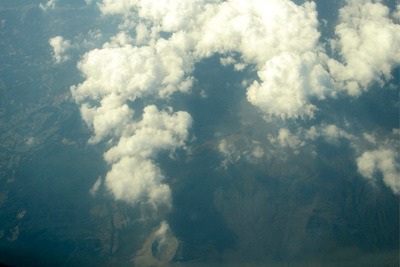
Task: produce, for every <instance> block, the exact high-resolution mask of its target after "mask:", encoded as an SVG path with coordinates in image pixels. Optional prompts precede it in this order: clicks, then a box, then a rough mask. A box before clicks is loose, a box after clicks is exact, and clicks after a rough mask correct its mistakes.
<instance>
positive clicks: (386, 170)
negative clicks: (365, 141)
mask: <svg viewBox="0 0 400 267" xmlns="http://www.w3.org/2000/svg"><path fill="white" fill-rule="evenodd" d="M398 162H399V154H398V151H396V150H393V149H389V148H380V149H376V150H370V151H366V152H364V153H363V154H362V155H361V156H360V157H358V158H357V167H358V171H359V172H360V173H361V175H362V176H364V177H365V178H367V179H369V180H371V181H372V182H374V181H375V180H376V179H377V176H378V174H381V175H382V177H383V182H384V183H385V184H386V185H387V186H388V187H390V188H391V189H392V191H393V192H394V193H395V194H400V169H399V164H398Z"/></svg>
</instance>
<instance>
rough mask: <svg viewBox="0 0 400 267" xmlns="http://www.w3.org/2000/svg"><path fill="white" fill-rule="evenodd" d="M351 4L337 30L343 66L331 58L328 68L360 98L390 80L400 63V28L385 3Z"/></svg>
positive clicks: (365, 2) (338, 80)
mask: <svg viewBox="0 0 400 267" xmlns="http://www.w3.org/2000/svg"><path fill="white" fill-rule="evenodd" d="M348 2H349V3H348V4H347V5H346V6H345V7H343V8H342V9H341V10H340V23H339V24H338V25H337V26H336V30H335V31H336V34H337V36H338V38H339V39H338V40H336V42H335V45H336V47H337V49H338V51H339V53H340V56H341V58H342V61H343V63H341V62H340V61H336V60H333V59H331V60H330V61H329V69H330V72H331V74H332V76H333V77H334V78H335V80H336V81H337V82H339V83H342V86H343V88H344V90H346V91H347V92H348V94H350V95H355V96H357V95H360V94H361V93H362V92H363V91H366V90H368V86H369V85H370V84H371V83H372V82H374V81H375V82H381V83H382V82H383V81H385V80H388V79H390V78H391V70H392V69H393V68H394V67H395V66H398V65H399V64H400V50H399V47H400V25H399V24H396V23H395V22H394V21H392V20H391V19H390V14H389V8H388V7H386V6H384V5H383V4H382V3H379V2H376V3H375V2H373V1H348Z"/></svg>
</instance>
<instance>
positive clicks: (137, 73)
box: [72, 34, 193, 102]
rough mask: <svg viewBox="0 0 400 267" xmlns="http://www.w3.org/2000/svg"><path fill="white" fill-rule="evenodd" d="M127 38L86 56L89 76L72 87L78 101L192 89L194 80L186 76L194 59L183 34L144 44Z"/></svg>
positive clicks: (84, 61) (84, 62) (83, 65)
mask: <svg viewBox="0 0 400 267" xmlns="http://www.w3.org/2000/svg"><path fill="white" fill-rule="evenodd" d="M121 39H122V40H121ZM127 42H129V41H128V40H127V39H126V38H124V35H122V34H119V35H117V36H116V37H115V38H113V42H111V43H106V44H105V45H104V47H103V48H102V49H95V50H92V51H90V52H89V53H87V54H86V55H85V56H84V57H83V59H82V60H81V61H80V62H79V64H78V68H79V69H80V71H81V72H82V74H83V75H84V76H85V77H86V80H85V81H84V82H83V83H82V84H79V85H78V86H73V87H72V92H73V95H74V97H75V99H76V100H77V101H79V102H83V101H85V100H87V99H96V100H98V99H101V98H103V97H106V96H108V95H110V94H115V95H123V96H124V97H125V98H126V99H129V100H131V101H134V100H135V99H137V98H140V97H144V96H148V95H152V96H156V97H160V98H167V97H169V96H171V95H172V94H173V93H175V92H178V91H179V92H188V91H189V90H190V88H191V85H192V81H193V80H192V78H191V77H186V76H185V70H191V69H192V68H193V65H192V64H193V63H192V61H191V60H190V58H189V57H188V56H186V55H184V53H185V51H184V49H183V48H182V46H184V42H181V37H179V36H175V37H174V38H172V39H171V40H169V41H165V40H158V41H157V42H156V43H155V44H153V45H148V46H141V47H137V46H133V45H131V44H129V43H127Z"/></svg>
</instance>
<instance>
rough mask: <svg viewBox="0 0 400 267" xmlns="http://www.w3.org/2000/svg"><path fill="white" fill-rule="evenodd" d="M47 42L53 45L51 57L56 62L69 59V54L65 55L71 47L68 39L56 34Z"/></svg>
mask: <svg viewBox="0 0 400 267" xmlns="http://www.w3.org/2000/svg"><path fill="white" fill-rule="evenodd" d="M49 44H50V45H51V47H53V58H54V60H55V61H56V62H57V63H61V62H64V61H67V60H69V56H68V55H66V52H67V51H68V50H69V49H71V48H72V45H71V42H70V41H69V40H65V39H64V38H63V37H62V36H56V37H53V38H50V39H49Z"/></svg>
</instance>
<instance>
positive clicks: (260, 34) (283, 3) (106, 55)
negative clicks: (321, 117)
mask: <svg viewBox="0 0 400 267" xmlns="http://www.w3.org/2000/svg"><path fill="white" fill-rule="evenodd" d="M98 6H99V8H100V10H101V12H102V13H103V14H105V15H115V16H119V17H121V18H122V20H121V21H122V22H121V25H120V28H119V29H120V32H119V33H118V34H116V35H115V36H114V37H112V38H111V39H110V41H109V42H107V43H105V44H104V45H103V46H102V47H101V48H99V49H94V50H92V51H89V52H88V53H86V54H85V55H84V56H83V58H82V59H81V61H80V62H79V64H78V68H79V70H80V71H81V73H82V74H83V76H84V77H85V80H84V81H83V82H82V83H80V84H78V85H75V86H72V87H71V91H72V95H73V97H74V99H75V100H76V102H77V103H78V104H79V105H80V107H81V114H82V117H83V119H84V120H85V122H86V123H87V124H88V125H89V126H90V127H91V128H92V129H93V132H94V134H93V136H92V137H91V139H90V142H92V143H97V142H101V141H108V140H110V144H111V148H110V149H109V150H108V151H107V152H106V153H105V154H104V158H105V160H106V161H107V162H108V163H109V164H110V165H111V170H110V172H109V173H108V174H107V176H106V179H105V184H106V186H107V187H108V188H109V189H110V191H111V192H112V193H113V194H114V196H115V197H116V198H117V199H121V200H125V201H128V202H130V203H137V202H140V201H142V200H145V201H150V202H152V203H154V204H155V206H157V205H161V204H162V203H163V204H166V205H170V203H171V200H170V197H171V192H170V189H169V187H168V186H167V185H166V184H164V176H163V174H162V171H161V170H160V169H159V167H158V166H157V164H156V163H155V160H156V155H157V154H158V152H159V151H161V150H167V151H169V150H171V151H173V150H175V149H177V148H182V147H184V146H185V141H186V140H187V138H188V135H189V132H188V131H189V128H190V125H191V117H190V115H189V114H188V113H186V112H173V110H172V108H167V109H165V110H161V111H160V110H159V109H158V108H157V107H156V106H154V105H149V106H147V107H145V108H144V110H143V111H142V113H143V116H142V119H141V120H139V121H136V120H134V119H133V118H134V115H135V114H136V113H141V111H137V110H133V108H132V107H133V106H135V105H134V104H135V102H136V101H139V100H140V99H146V100H147V101H149V102H150V103H154V102H158V103H160V102H161V103H162V102H163V101H164V103H165V102H167V101H168V99H170V98H172V97H173V96H174V94H176V93H188V92H190V90H191V87H192V85H193V81H194V78H195V77H193V76H192V73H193V70H194V67H195V64H196V63H197V62H200V61H201V60H203V59H205V58H207V57H210V56H213V55H215V54H218V55H222V59H221V63H222V64H223V65H225V66H226V65H230V64H232V65H234V67H235V70H237V71H240V70H243V69H245V68H249V69H251V70H254V72H255V73H256V74H257V75H256V79H255V80H253V81H250V82H249V83H248V86H247V88H246V90H247V100H248V101H249V102H250V103H251V104H253V105H254V106H256V107H257V108H259V110H261V111H262V113H263V114H264V116H265V117H266V118H268V117H269V118H270V117H276V118H280V119H294V118H310V117H313V116H314V113H315V112H316V111H318V106H317V102H318V101H319V100H323V99H325V98H328V97H337V96H338V92H340V91H347V92H348V94H350V95H359V94H361V93H362V91H363V90H367V87H368V86H369V85H370V84H371V83H372V82H373V81H384V80H385V79H389V78H390V72H391V70H392V69H393V68H394V67H395V66H397V65H399V63H400V54H399V50H398V49H396V48H398V47H399V43H400V41H399V40H400V35H399V34H400V30H399V25H398V24H395V22H393V21H392V20H391V18H390V16H391V15H390V14H389V11H388V8H387V7H385V6H384V5H383V4H381V3H379V2H378V3H374V2H371V1H367V0H363V1H355V0H354V1H347V3H346V5H345V6H344V7H343V8H342V9H341V10H340V17H339V24H338V26H337V27H336V34H337V38H338V39H337V40H332V43H333V44H334V48H335V49H336V51H337V52H338V53H339V55H340V58H337V59H332V58H329V56H328V55H327V52H326V51H325V48H324V47H325V46H324V44H323V43H321V42H320V33H319V30H318V28H319V22H318V18H317V11H316V4H315V2H307V1H306V2H304V3H303V4H301V5H297V4H295V3H294V2H293V1H290V0H266V1H261V0H246V1H245V0H228V1H217V0H215V1H213V0H197V1H190V0H184V1H174V0H161V1H160V0H158V1H155V0H121V1H112V0H103V1H102V2H101V3H99V5H98ZM395 16H396V15H395V14H393V17H395ZM131 32H134V34H131ZM56 38H58V39H55V38H53V39H54V40H53V39H52V40H53V41H52V42H51V45H52V46H53V47H54V55H55V59H56V61H58V62H61V61H62V60H64V58H63V53H64V52H65V49H66V48H68V43H66V41H65V40H63V39H62V37H56ZM60 38H61V39H60ZM382 40H384V41H382ZM377 42H379V44H380V45H378V43H377ZM69 45H70V44H69ZM63 49H64V50H63ZM296 135H299V136H296ZM296 135H295V134H293V133H291V132H290V131H289V130H288V129H286V128H284V127H283V128H281V129H280V130H279V133H278V135H277V136H276V137H270V138H269V141H270V143H273V144H275V145H278V146H281V147H288V148H292V149H294V150H298V149H299V148H300V147H302V146H304V141H303V139H304V140H315V138H317V137H323V138H325V139H326V140H328V141H329V140H330V141H331V142H333V141H334V140H338V139H340V138H346V139H351V138H353V137H352V136H351V135H350V134H348V133H346V132H345V131H343V130H341V129H339V128H338V127H336V126H334V125H320V126H318V127H314V128H313V129H312V128H310V130H309V131H305V130H304V131H298V132H297V133H296ZM245 143H246V142H245ZM236 144H237V142H236V141H235V140H228V139H226V140H222V141H221V143H220V144H219V146H218V149H219V151H220V152H221V154H223V155H224V156H225V158H226V160H227V161H226V163H228V162H231V161H235V160H237V158H240V157H242V156H244V155H246V157H249V158H250V157H252V159H257V158H262V157H263V155H264V148H263V146H261V145H258V144H256V143H252V142H247V143H246V144H247V145H249V147H250V148H247V149H237V147H238V146H237V145H236ZM239 146H241V145H239ZM240 151H241V152H240ZM243 151H245V153H244V152H243ZM242 152H243V153H244V154H243V153H242ZM378 165H379V164H378ZM378 165H377V166H378Z"/></svg>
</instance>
